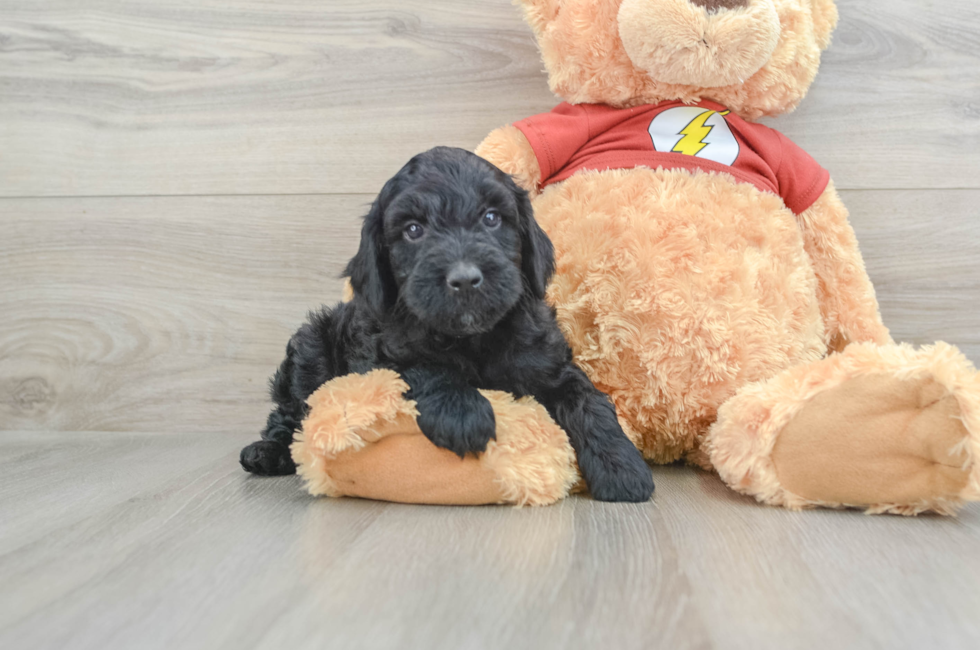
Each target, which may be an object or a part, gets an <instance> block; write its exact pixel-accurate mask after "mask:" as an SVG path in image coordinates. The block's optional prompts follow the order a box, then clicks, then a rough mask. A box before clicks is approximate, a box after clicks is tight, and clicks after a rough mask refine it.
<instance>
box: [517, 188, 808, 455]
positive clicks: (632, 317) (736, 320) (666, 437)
mask: <svg viewBox="0 0 980 650" xmlns="http://www.w3.org/2000/svg"><path fill="white" fill-rule="evenodd" d="M534 208H535V214H536V216H537V219H538V222H539V223H540V224H541V225H542V227H543V228H544V229H545V231H546V232H547V233H548V235H549V236H550V237H551V239H552V241H553V242H554V244H555V251H556V259H557V273H556V277H555V280H554V282H553V283H552V286H551V288H550V291H549V299H550V300H551V301H552V302H553V303H554V304H555V305H556V306H557V308H558V318H559V322H560V323H561V326H562V328H563V330H564V332H565V335H566V337H567V338H568V340H569V342H570V343H571V345H572V348H573V350H574V352H575V360H576V363H578V364H579V366H581V367H582V368H583V369H584V370H585V371H586V372H587V373H588V374H589V376H590V377H592V378H593V380H594V381H595V382H596V385H597V386H599V388H600V389H602V390H603V391H606V392H607V393H608V394H609V395H610V396H611V397H612V399H613V401H614V402H615V404H616V408H617V411H618V413H619V416H620V421H621V422H622V424H623V425H624V428H625V429H626V431H627V433H628V434H629V435H631V437H633V438H634V439H635V441H636V442H637V443H638V444H639V445H640V447H641V448H642V449H643V451H644V453H645V454H646V455H647V457H648V458H651V459H652V460H655V461H657V462H671V461H674V460H677V459H678V458H682V457H683V456H684V454H685V453H686V452H688V451H690V450H692V449H693V448H694V447H695V446H696V444H695V443H696V441H697V439H698V438H699V437H700V436H701V435H703V434H704V433H705V432H706V431H707V429H708V426H710V424H711V423H712V422H713V421H714V419H715V414H716V412H717V409H718V407H719V406H720V405H721V404H722V403H723V402H724V401H725V400H727V399H728V398H729V397H731V396H732V395H734V394H735V392H736V390H737V389H738V387H740V386H742V385H744V384H747V383H751V382H753V381H758V380H760V379H763V378H765V377H769V376H770V375H771V374H772V373H773V372H774V371H778V370H781V369H783V368H788V367H790V366H793V365H796V364H800V363H806V362H809V361H813V360H816V359H819V358H821V357H822V356H823V354H824V352H825V350H826V347H825V345H824V342H823V341H824V329H823V324H822V321H821V319H820V310H819V307H818V303H817V294H816V290H817V282H816V278H815V277H814V274H813V269H812V267H811V264H810V260H809V258H808V257H807V255H806V253H805V252H804V249H803V240H802V238H801V236H800V231H799V229H798V228H797V226H796V223H795V221H794V219H793V215H792V213H790V212H789V211H788V210H787V209H786V208H785V207H784V206H783V203H782V201H781V200H780V199H779V197H777V196H775V195H772V194H766V193H763V192H760V191H758V190H757V189H755V188H754V187H752V186H750V185H746V184H740V183H736V182H735V181H734V179H733V178H732V177H730V176H728V175H727V174H713V173H703V172H698V173H691V172H687V171H683V170H679V171H663V170H644V169H637V170H616V171H607V172H590V173H581V174H576V175H575V176H573V177H572V178H570V179H568V180H567V181H565V182H563V183H561V184H558V185H554V186H550V187H548V188H547V189H546V190H545V191H544V192H543V193H542V195H541V196H540V197H538V199H537V200H536V201H535V203H534ZM722 214H723V215H725V216H724V218H719V217H718V215H722Z"/></svg>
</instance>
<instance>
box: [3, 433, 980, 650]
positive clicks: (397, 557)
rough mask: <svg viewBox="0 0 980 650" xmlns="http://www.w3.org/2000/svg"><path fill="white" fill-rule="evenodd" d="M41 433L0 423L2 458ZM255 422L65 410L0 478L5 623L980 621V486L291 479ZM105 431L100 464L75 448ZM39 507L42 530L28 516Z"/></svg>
mask: <svg viewBox="0 0 980 650" xmlns="http://www.w3.org/2000/svg"><path fill="white" fill-rule="evenodd" d="M34 437H36V434H35V433H34V432H26V433H17V432H3V433H0V456H6V452H8V451H9V450H11V449H13V450H14V451H16V450H19V449H21V448H22V447H23V445H24V444H25V441H29V440H32V438H34ZM247 440H248V438H247V437H246V436H244V435H240V434H231V435H223V436H198V435H193V434H176V435H161V434H128V433H115V434H112V433H98V434H81V435H79V434H78V433H74V432H65V433H61V434H58V433H48V434H46V435H45V436H44V444H43V445H41V444H39V443H35V444H37V445H38V446H37V449H39V450H41V451H40V453H39V454H35V456H34V457H33V458H32V459H29V460H27V461H26V462H25V463H24V467H23V473H22V476H20V477H19V478H17V480H9V481H3V482H0V521H2V522H5V523H6V522H7V521H10V520H11V519H10V517H9V515H11V513H12V512H14V511H13V510H12V509H16V511H17V517H16V519H17V520H18V522H19V523H17V524H16V525H15V526H14V527H7V526H6V525H5V526H4V527H2V528H0V548H2V550H0V605H2V606H0V645H2V646H3V647H25V648H26V647H29V648H39V649H41V648H71V649H73V650H74V649H76V648H77V649H84V648H93V649H95V648H100V649H101V648H106V647H110V648H115V647H119V648H123V647H124V648H132V649H134V650H137V649H143V648H147V649H151V648H173V647H181V648H236V649H247V648H267V647H268V648H281V647H297V648H345V649H346V648H433V649H440V648H460V647H462V648H470V647H473V648H475V647H509V648H515V649H522V648H544V649H546V648H586V647H590V648H594V647H598V646H601V647H606V646H607V645H608V647H616V648H623V649H625V650H628V649H632V648H644V649H645V648H650V647H671V648H674V647H676V648H709V647H710V648H758V647H794V648H826V647H847V648H880V647H888V648H898V649H901V648H922V647H942V648H970V647H975V644H976V643H977V642H978V640H980V634H978V629H977V623H976V622H977V617H976V613H977V612H978V611H980V609H978V608H980V602H978V599H980V595H978V593H977V591H976V588H975V586H976V584H977V581H978V580H980V556H978V555H977V553H976V546H977V542H978V541H980V509H978V508H977V506H976V505H974V506H971V507H969V508H967V509H966V510H965V511H964V512H963V513H962V515H961V517H960V518H959V519H957V520H954V519H943V518H936V517H922V518H919V519H904V518H897V517H866V516H864V515H861V514H859V513H853V512H828V511H816V512H805V513H792V512H788V511H784V510H780V509H775V508H768V507H764V506H760V505H758V504H755V503H754V502H752V501H751V500H749V499H746V498H743V497H740V496H738V495H735V494H733V493H731V492H730V491H729V490H727V488H725V487H724V486H723V485H722V484H721V483H720V481H719V480H718V479H717V478H716V477H714V476H711V475H708V474H705V473H702V472H697V471H695V470H692V469H689V468H683V467H679V466H672V467H664V468H657V469H656V474H657V478H658V486H659V487H658V493H657V494H656V496H655V499H654V501H652V502H650V503H647V504H643V505H609V504H598V503H595V502H592V501H591V500H589V499H587V498H584V497H575V498H571V499H568V500H566V501H564V502H562V503H561V504H558V505H556V506H554V507H550V508H543V509H524V510H517V509H513V508H506V507H490V508H444V507H413V506H401V505H393V504H381V503H375V502H368V501H358V500H346V499H344V500H329V499H324V500H315V499H311V498H310V497H307V496H305V495H304V494H303V493H302V492H301V489H300V484H299V481H298V480H296V478H295V477H286V478H281V479H260V478H255V477H250V476H247V475H245V474H244V473H243V472H242V471H241V470H240V469H239V468H238V467H237V465H236V454H237V449H238V446H239V445H241V444H243V443H244V442H246V441H247ZM114 444H115V445H117V446H118V447H119V448H120V449H121V450H122V451H121V452H120V453H115V452H114V451H113V449H112V447H113V445H114ZM93 446H97V447H99V448H100V449H102V450H103V451H105V456H104V461H103V462H102V463H85V464H83V465H81V466H80V465H79V464H78V463H75V462H73V461H72V452H78V453H79V454H81V455H83V456H85V455H86V454H87V453H88V451H89V450H90V449H92V448H93ZM154 457H158V458H166V460H159V459H158V460H155V459H154ZM135 468H140V472H139V474H140V475H141V476H142V481H140V480H137V479H136V478H134V477H135V473H136V472H135ZM34 470H39V471H34ZM59 470H60V471H59ZM120 475H126V478H125V479H124V480H122V481H119V480H117V478H118V477H119V476H120ZM73 490H80V491H82V492H83V493H85V494H87V495H89V496H88V497H87V498H85V499H80V500H78V502H77V503H75V504H74V505H73V506H72V508H71V509H72V510H73V515H72V516H71V517H68V518H65V519H61V518H59V517H57V516H52V515H55V514H57V513H55V512H53V511H52V510H51V507H50V504H49V498H50V495H53V494H58V493H61V494H66V493H69V492H71V491H73ZM22 514H29V516H26V517H25V516H22ZM33 527H37V528H38V529H39V530H42V531H43V534H41V535H38V536H36V537H34V536H32V535H25V534H24V533H26V532H28V531H31V529H32V528H33Z"/></svg>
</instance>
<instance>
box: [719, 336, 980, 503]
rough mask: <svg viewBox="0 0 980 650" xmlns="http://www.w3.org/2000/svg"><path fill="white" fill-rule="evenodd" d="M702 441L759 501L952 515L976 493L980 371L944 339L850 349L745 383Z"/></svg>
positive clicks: (979, 489)
mask: <svg viewBox="0 0 980 650" xmlns="http://www.w3.org/2000/svg"><path fill="white" fill-rule="evenodd" d="M706 448H707V450H708V453H709V457H710V459H711V462H712V464H713V465H714V467H715V468H716V469H717V470H718V472H719V474H720V475H721V476H722V478H723V479H724V480H725V481H726V483H728V484H729V485H730V486H731V487H732V488H733V489H735V490H737V491H739V492H742V493H744V494H749V495H751V496H754V497H755V498H756V499H758V500H759V501H762V502H764V503H769V504H772V505H781V506H785V507H788V508H794V509H799V508H805V507H816V506H824V507H855V508H862V509H865V510H866V511H867V512H869V513H894V514H903V515H915V514H919V513H922V512H936V513H940V514H953V513H955V512H956V510H957V509H958V508H959V507H960V506H961V505H962V504H963V503H964V502H966V501H975V500H980V462H978V460H980V376H978V374H977V371H976V370H975V369H974V368H973V366H972V365H971V364H970V363H969V361H967V360H966V358H965V357H963V356H962V355H961V354H960V353H959V352H958V351H957V350H956V349H955V348H953V347H951V346H949V345H946V344H944V343H939V344H936V345H935V346H928V347H926V348H923V349H922V350H919V351H916V350H913V349H912V348H911V347H909V346H894V345H888V346H875V345H870V344H861V345H852V346H850V347H848V348H847V349H846V350H845V351H844V352H843V353H841V354H836V355H832V356H830V357H828V358H826V359H823V360H822V361H818V362H816V363H813V364H810V365H807V366H802V367H798V368H791V369H789V370H787V371H785V372H783V373H782V374H780V375H777V376H776V377H774V378H772V379H770V380H768V381H765V382H761V383H758V384H754V385H752V386H748V387H746V388H744V389H743V390H742V391H741V392H740V393H739V394H737V395H736V396H735V397H734V398H732V399H731V400H729V402H727V403H726V404H725V405H724V406H723V407H722V409H721V411H720V412H719V418H718V421H717V422H716V424H715V425H714V426H713V427H712V430H711V432H710V433H709V437H708V440H707V445H706Z"/></svg>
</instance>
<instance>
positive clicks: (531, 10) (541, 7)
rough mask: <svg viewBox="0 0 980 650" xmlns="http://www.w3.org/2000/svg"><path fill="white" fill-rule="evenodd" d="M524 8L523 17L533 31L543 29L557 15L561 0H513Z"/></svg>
mask: <svg viewBox="0 0 980 650" xmlns="http://www.w3.org/2000/svg"><path fill="white" fill-rule="evenodd" d="M514 2H515V4H517V5H520V7H521V9H523V10H524V19H525V20H526V21H527V22H528V24H529V25H530V26H531V28H532V29H534V31H535V32H540V31H542V30H544V28H545V27H547V25H548V24H549V23H550V22H552V21H553V20H554V19H555V18H556V17H557V16H558V10H559V9H560V6H561V0H514Z"/></svg>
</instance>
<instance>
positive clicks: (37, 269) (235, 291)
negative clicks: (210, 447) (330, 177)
mask: <svg viewBox="0 0 980 650" xmlns="http://www.w3.org/2000/svg"><path fill="white" fill-rule="evenodd" d="M371 198H372V197H362V196H341V197H288V198H286V197H247V198H233V197H216V198H207V197H179V198H141V199H87V200H75V199H49V200H26V201H22V200H16V201H9V200H7V201H0V210H2V216H0V229H2V230H3V231H4V233H5V235H6V236H5V237H3V238H2V239H0V266H2V267H3V268H4V269H5V272H4V273H2V274H0V303H2V304H3V306H4V307H3V310H2V311H0V428H8V429H10V428H16V427H21V428H28V427H30V428H42V429H68V430H116V431H119V430H143V431H153V430H160V429H164V430H168V431H188V430H193V431H208V430H239V431H240V430H242V428H243V427H245V428H246V429H247V430H250V431H255V430H258V428H259V427H260V425H261V423H262V422H264V417H265V412H266V410H267V400H268V397H267V392H266V382H267V380H268V378H269V377H270V376H271V374H272V372H273V371H274V370H275V368H276V367H277V366H278V364H279V362H280V361H281V360H282V356H283V354H284V351H285V345H286V341H287V340H288V339H289V336H290V335H291V334H292V333H293V332H294V331H295V330H296V328H297V327H298V326H299V325H300V323H302V321H303V319H304V318H305V315H306V312H307V311H308V310H310V309H314V308H317V307H318V306H319V305H320V304H322V303H334V302H336V301H337V300H339V298H340V288H341V282H340V280H339V276H340V273H341V271H342V269H343V267H344V264H345V263H346V261H347V260H348V259H349V258H350V257H351V255H353V253H354V251H355V250H356V249H357V241H358V237H359V231H360V219H359V217H360V215H361V214H363V213H364V212H366V207H367V204H368V203H370V200H371ZM151 423H152V424H151Z"/></svg>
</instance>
